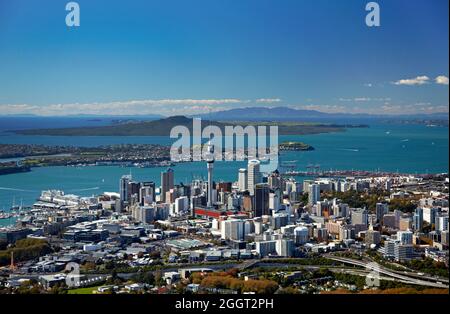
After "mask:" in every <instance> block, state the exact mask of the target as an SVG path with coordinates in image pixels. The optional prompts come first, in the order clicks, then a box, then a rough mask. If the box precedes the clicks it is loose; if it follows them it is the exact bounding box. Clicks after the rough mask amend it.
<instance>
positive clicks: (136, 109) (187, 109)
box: [0, 98, 281, 116]
mask: <svg viewBox="0 0 450 314" xmlns="http://www.w3.org/2000/svg"><path fill="white" fill-rule="evenodd" d="M278 101H281V100H279V99H278V98H276V99H265V98H260V99H257V100H253V101H252V100H244V99H237V98H225V99H145V100H127V101H114V102H92V103H66V104H49V105H30V104H3V105H2V104H0V115H14V114H35V115H40V116H65V115H80V114H84V115H148V114H160V115H165V116H173V115H196V114H205V113H209V112H215V111H222V110H227V109H231V108H233V106H239V105H242V104H248V103H252V102H254V103H261V104H268V103H273V102H278Z"/></svg>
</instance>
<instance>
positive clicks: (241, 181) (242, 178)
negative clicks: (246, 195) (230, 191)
mask: <svg viewBox="0 0 450 314" xmlns="http://www.w3.org/2000/svg"><path fill="white" fill-rule="evenodd" d="M238 185H239V191H241V192H243V191H246V190H247V189H248V172H247V169H245V168H241V169H239V177H238Z"/></svg>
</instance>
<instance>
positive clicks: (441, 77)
mask: <svg viewBox="0 0 450 314" xmlns="http://www.w3.org/2000/svg"><path fill="white" fill-rule="evenodd" d="M434 81H435V82H436V84H439V85H448V77H446V76H444V75H439V76H438V77H436V78H435V79H434Z"/></svg>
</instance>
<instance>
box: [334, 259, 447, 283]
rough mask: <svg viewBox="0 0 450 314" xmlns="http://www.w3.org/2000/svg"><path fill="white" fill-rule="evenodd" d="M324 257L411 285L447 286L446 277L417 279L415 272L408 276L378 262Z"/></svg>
mask: <svg viewBox="0 0 450 314" xmlns="http://www.w3.org/2000/svg"><path fill="white" fill-rule="evenodd" d="M325 257H326V258H328V259H331V260H334V261H337V262H341V263H345V264H350V265H355V266H361V267H364V268H365V269H367V270H371V271H377V272H379V273H380V274H383V275H385V276H389V277H392V278H396V279H399V280H401V281H402V282H404V283H408V284H412V285H420V286H427V287H434V288H444V289H448V288H449V286H448V279H438V278H433V277H428V276H422V277H421V278H423V279H417V278H415V276H417V275H416V274H413V275H414V277H413V276H408V275H406V274H399V273H398V272H395V271H392V270H389V269H387V268H386V267H384V266H382V265H379V264H376V265H375V263H371V262H364V261H359V260H355V259H351V258H346V257H338V256H334V255H327V256H325ZM424 279H426V280H424ZM444 282H447V284H445V283H444Z"/></svg>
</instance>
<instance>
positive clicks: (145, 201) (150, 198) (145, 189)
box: [139, 182, 156, 205]
mask: <svg viewBox="0 0 450 314" xmlns="http://www.w3.org/2000/svg"><path fill="white" fill-rule="evenodd" d="M155 200H156V199H155V182H142V183H141V187H140V189H139V203H140V204H141V205H149V204H152V203H153V202H154V201H155Z"/></svg>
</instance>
